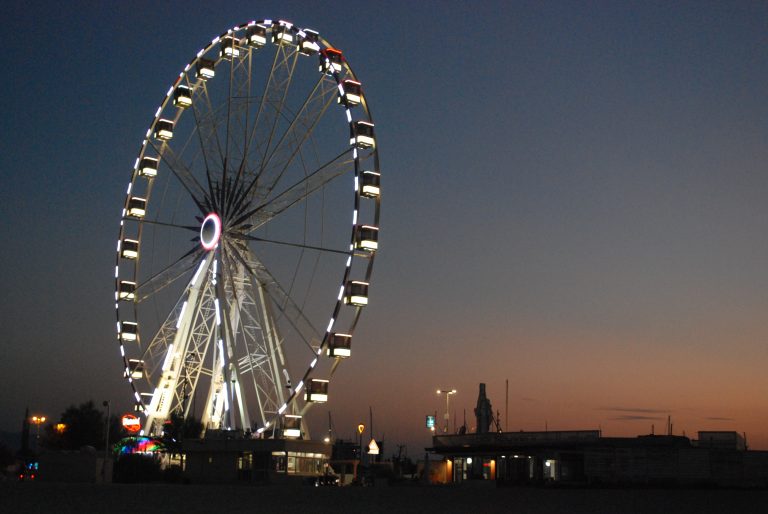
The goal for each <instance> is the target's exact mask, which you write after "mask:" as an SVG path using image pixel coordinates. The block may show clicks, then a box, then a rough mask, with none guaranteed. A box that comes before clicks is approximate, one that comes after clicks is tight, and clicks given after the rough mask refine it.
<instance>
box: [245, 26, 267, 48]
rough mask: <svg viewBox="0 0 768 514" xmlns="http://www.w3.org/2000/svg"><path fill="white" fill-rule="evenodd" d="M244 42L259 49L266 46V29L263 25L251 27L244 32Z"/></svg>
mask: <svg viewBox="0 0 768 514" xmlns="http://www.w3.org/2000/svg"><path fill="white" fill-rule="evenodd" d="M246 40H247V41H248V44H249V45H251V46H255V47H256V48H261V47H262V46H264V45H266V44H267V28H266V27H264V26H263V25H251V26H250V27H248V31H247V32H246Z"/></svg>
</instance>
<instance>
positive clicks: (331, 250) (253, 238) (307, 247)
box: [233, 234, 349, 255]
mask: <svg viewBox="0 0 768 514" xmlns="http://www.w3.org/2000/svg"><path fill="white" fill-rule="evenodd" d="M233 237H238V236H233ZM239 237H242V238H243V239H247V240H248V241H256V242H259V243H272V244H277V245H284V246H292V247H294V248H303V249H305V250H318V251H320V252H328V253H338V254H341V255H349V250H337V249H335V248H325V247H322V246H312V245H308V244H302V243H289V242H288V241H277V240H275V239H266V238H263V237H256V236H252V235H250V234H245V235H243V236H239Z"/></svg>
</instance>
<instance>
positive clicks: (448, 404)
mask: <svg viewBox="0 0 768 514" xmlns="http://www.w3.org/2000/svg"><path fill="white" fill-rule="evenodd" d="M437 394H438V396H439V395H441V394H444V395H445V427H444V428H443V432H446V433H447V432H448V420H449V419H450V414H449V412H450V410H451V395H452V394H456V389H438V390H437Z"/></svg>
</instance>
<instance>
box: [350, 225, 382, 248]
mask: <svg viewBox="0 0 768 514" xmlns="http://www.w3.org/2000/svg"><path fill="white" fill-rule="evenodd" d="M355 248H357V249H358V250H367V251H369V252H375V251H376V250H378V248H379V228H378V227H374V226H372V225H358V226H357V230H356V231H355Z"/></svg>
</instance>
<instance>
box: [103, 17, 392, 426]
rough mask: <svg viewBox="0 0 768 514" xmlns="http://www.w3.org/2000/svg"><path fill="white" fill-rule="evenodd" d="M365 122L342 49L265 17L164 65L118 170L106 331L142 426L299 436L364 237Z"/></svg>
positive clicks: (369, 180)
mask: <svg viewBox="0 0 768 514" xmlns="http://www.w3.org/2000/svg"><path fill="white" fill-rule="evenodd" d="M379 172H380V170H379V158H378V150H377V145H376V138H375V135H374V124H373V120H372V118H371V113H370V110H369V108H368V103H367V101H366V97H365V95H364V93H363V87H362V84H361V82H360V81H359V80H358V78H357V77H356V76H355V74H354V73H353V72H352V69H351V68H350V66H349V63H348V61H347V59H346V58H345V56H344V55H343V53H342V52H341V51H340V50H339V49H337V48H334V47H333V46H331V45H330V44H329V43H328V42H327V41H326V40H325V39H324V38H322V37H321V36H320V34H318V32H316V31H314V30H310V29H307V28H304V29H300V28H298V27H296V26H295V25H293V24H292V23H289V22H286V21H282V20H261V21H252V22H250V23H245V24H242V25H238V26H236V27H234V28H232V29H230V30H227V31H226V32H225V33H223V34H222V35H220V36H218V37H216V38H214V39H213V40H212V41H211V42H210V43H209V44H208V45H206V46H205V47H204V48H202V49H201V50H200V51H199V52H197V54H196V55H195V57H194V58H193V59H192V60H191V61H190V62H189V64H187V65H186V66H185V67H184V69H183V70H182V71H181V73H179V75H178V76H177V77H176V78H175V79H174V80H173V81H172V84H171V86H170V88H169V89H168V91H167V93H166V94H165V96H164V97H163V99H162V101H161V102H160V106H159V107H158V108H157V110H156V112H155V113H154V117H153V119H152V122H151V123H150V125H149V128H148V130H147V132H146V134H145V136H144V139H143V141H142V142H141V146H140V148H139V153H138V156H137V158H136V161H135V163H134V165H133V169H132V171H131V180H130V182H129V183H128V190H127V192H126V198H125V203H124V206H123V210H122V215H121V220H120V231H119V239H118V241H117V258H116V264H115V310H116V313H117V340H118V343H119V347H120V354H121V357H122V361H123V367H124V371H123V373H124V376H125V378H126V379H127V380H128V382H129V383H130V385H131V387H132V389H133V394H134V400H135V406H136V410H137V411H139V412H140V413H141V414H143V416H144V418H143V427H144V430H143V431H144V433H145V434H147V435H154V434H159V433H160V432H161V431H162V426H163V424H164V423H165V422H166V421H167V420H169V419H170V418H171V416H173V415H180V416H183V417H190V416H191V417H195V418H196V419H200V420H201V421H202V423H203V426H204V427H205V428H206V429H207V430H212V429H213V430H216V429H224V430H230V429H240V430H244V431H251V432H253V433H257V434H263V436H267V435H269V436H281V437H282V436H285V437H306V435H307V429H306V426H305V423H304V421H303V420H304V419H305V418H304V417H303V416H304V414H305V413H306V412H307V409H308V408H309V407H310V406H311V405H312V404H313V403H318V402H325V401H327V399H328V394H329V380H330V378H331V376H332V374H333V372H334V371H335V369H336V367H337V366H338V364H339V363H340V362H341V361H342V360H344V359H346V358H347V357H349V356H350V354H351V341H352V334H353V332H354V329H355V326H356V325H357V322H358V318H359V316H360V313H361V310H362V309H363V307H364V306H365V305H367V303H368V289H369V283H370V277H371V271H372V266H373V261H374V257H375V255H376V250H377V249H378V232H379V209H380V174H379Z"/></svg>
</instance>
